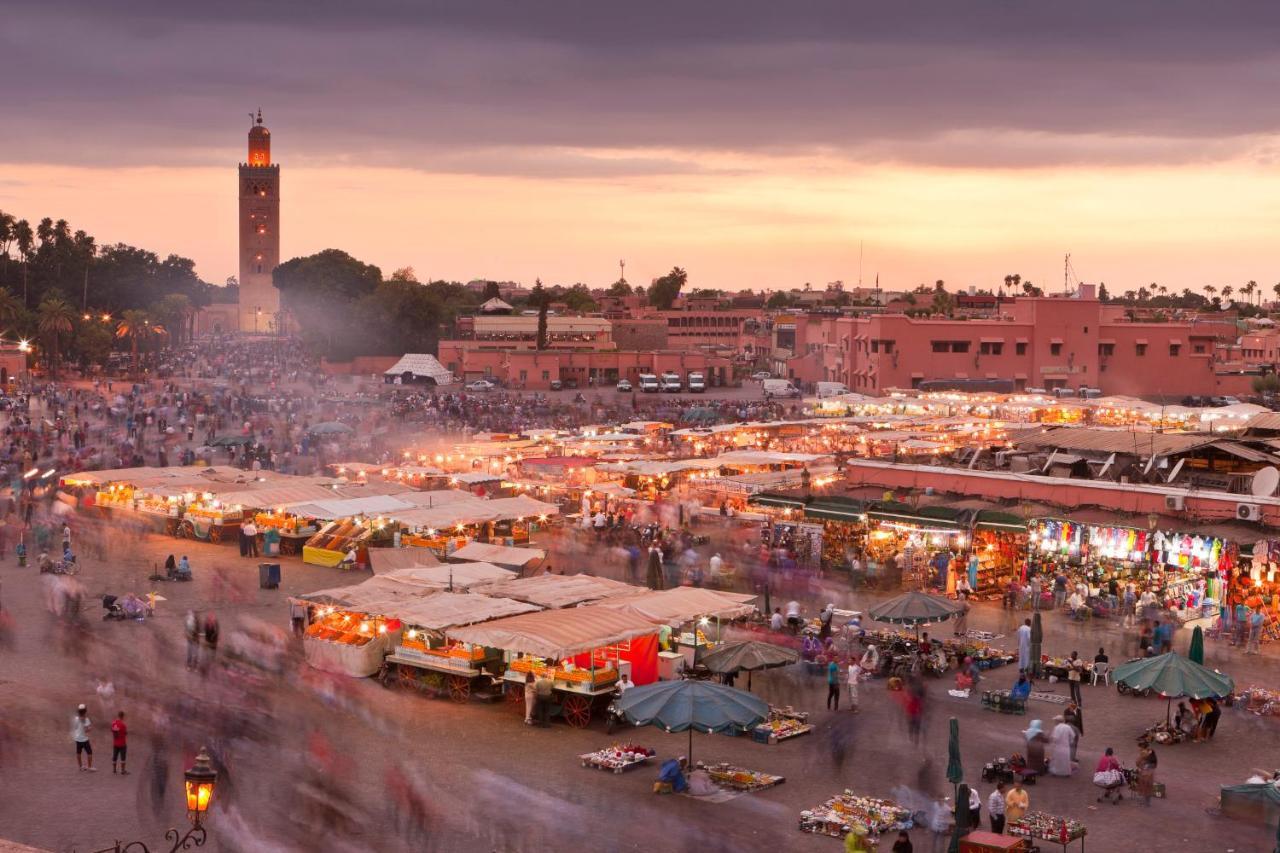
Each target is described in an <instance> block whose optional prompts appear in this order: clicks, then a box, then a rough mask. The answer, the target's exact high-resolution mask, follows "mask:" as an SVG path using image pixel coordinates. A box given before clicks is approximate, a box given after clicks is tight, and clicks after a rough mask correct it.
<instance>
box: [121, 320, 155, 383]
mask: <svg viewBox="0 0 1280 853" xmlns="http://www.w3.org/2000/svg"><path fill="white" fill-rule="evenodd" d="M151 329H152V325H151V318H149V317H148V316H147V312H146V311H139V310H138V309H136V308H131V309H129V310H128V311H125V312H124V313H123V314H122V315H120V323H119V324H118V325H117V326H116V337H117V338H121V339H124V338H128V339H129V355H130V370H131V371H132V372H133V374H134V375H135V376H136V375H137V373H138V344H140V343H141V342H142V341H143V340H145V339H146V338H147V337H149V336H150V333H151Z"/></svg>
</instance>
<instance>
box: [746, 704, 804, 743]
mask: <svg viewBox="0 0 1280 853" xmlns="http://www.w3.org/2000/svg"><path fill="white" fill-rule="evenodd" d="M812 731H813V726H812V725H811V724H810V723H809V712H808V711H797V710H795V709H794V708H792V707H791V706H790V705H788V706H786V707H785V708H776V707H774V706H772V705H770V706H769V718H768V719H767V720H765V721H764V722H763V723H761V724H760V725H758V726H756V727H755V729H753V730H752V733H751V734H752V737H754V738H755V739H756V740H757V741H759V742H760V743H771V744H776V743H778V742H779V741H784V740H787V739H788V738H793V737H799V736H800V735H807V734H809V733H810V732H812Z"/></svg>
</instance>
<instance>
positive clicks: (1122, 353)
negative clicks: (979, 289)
mask: <svg viewBox="0 0 1280 853" xmlns="http://www.w3.org/2000/svg"><path fill="white" fill-rule="evenodd" d="M835 327H836V333H835V338H836V341H837V343H838V345H840V346H841V347H843V348H844V349H845V351H846V352H847V354H848V355H847V357H846V359H845V361H844V370H845V376H846V378H845V379H844V381H845V383H846V384H847V385H848V386H849V389H850V390H851V391H858V392H864V393H874V392H880V391H884V390H885V389H888V388H910V387H916V386H919V385H920V384H921V383H922V382H924V381H926V380H955V379H960V380H965V379H1000V380H1010V381H1012V383H1013V385H1014V387H1015V388H1018V389H1022V388H1046V389H1050V390H1052V389H1055V388H1076V389H1078V388H1086V387H1088V388H1098V389H1100V390H1101V391H1102V393H1104V394H1124V395H1132V396H1164V397H1177V396H1184V395H1187V394H1238V393H1247V391H1248V387H1249V377H1245V376H1241V375H1240V374H1238V373H1236V374H1230V373H1228V372H1227V371H1226V370H1224V369H1222V368H1223V358H1222V352H1223V351H1220V349H1219V347H1220V346H1229V345H1231V344H1233V343H1234V342H1235V338H1236V328H1235V324H1234V323H1232V322H1229V321H1222V320H1219V319H1216V318H1208V319H1202V318H1195V319H1191V320H1179V321H1174V322H1135V321H1132V320H1130V319H1128V318H1126V316H1125V310H1124V308H1123V307H1121V306H1111V305H1103V304H1102V303H1100V302H1099V301H1098V300H1097V298H1096V297H1095V295H1094V293H1093V288H1092V286H1090V285H1082V286H1081V292H1080V294H1079V295H1078V296H1077V297H1075V298H1066V297H1034V298H1025V297H1019V298H1018V299H1017V300H1016V301H1014V302H1013V303H1011V304H1009V305H1006V306H1002V313H1001V314H1000V316H998V317H994V318H990V319H969V320H962V319H916V318H910V317H907V316H905V315H902V314H879V315H870V316H865V317H851V318H841V319H839V320H837V321H836V323H835ZM820 352H823V353H825V352H826V349H825V348H823V349H822V350H820ZM810 357H811V358H818V357H819V356H816V355H815V356H810ZM821 357H822V358H824V359H825V360H826V361H828V362H829V361H830V357H829V356H825V355H824V356H821ZM789 369H790V370H793V371H795V372H796V375H797V376H799V375H800V371H799V370H796V368H795V367H794V366H791V365H789ZM826 369H827V366H826V365H825V364H823V365H821V366H812V367H809V368H807V370H808V371H809V372H810V373H814V372H818V371H825V370H826Z"/></svg>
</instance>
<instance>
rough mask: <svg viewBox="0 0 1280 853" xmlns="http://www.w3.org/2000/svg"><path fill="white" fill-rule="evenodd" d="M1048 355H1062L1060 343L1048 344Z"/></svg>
mask: <svg viewBox="0 0 1280 853" xmlns="http://www.w3.org/2000/svg"><path fill="white" fill-rule="evenodd" d="M1049 355H1062V344H1049Z"/></svg>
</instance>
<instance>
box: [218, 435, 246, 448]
mask: <svg viewBox="0 0 1280 853" xmlns="http://www.w3.org/2000/svg"><path fill="white" fill-rule="evenodd" d="M251 441H253V439H252V438H250V437H248V436H244V435H237V434H235V433H229V434H227V435H220V436H218V437H217V438H215V439H214V440H213V441H211V442H209V446H210V447H234V446H236V445H240V444H248V443H250V442H251Z"/></svg>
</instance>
